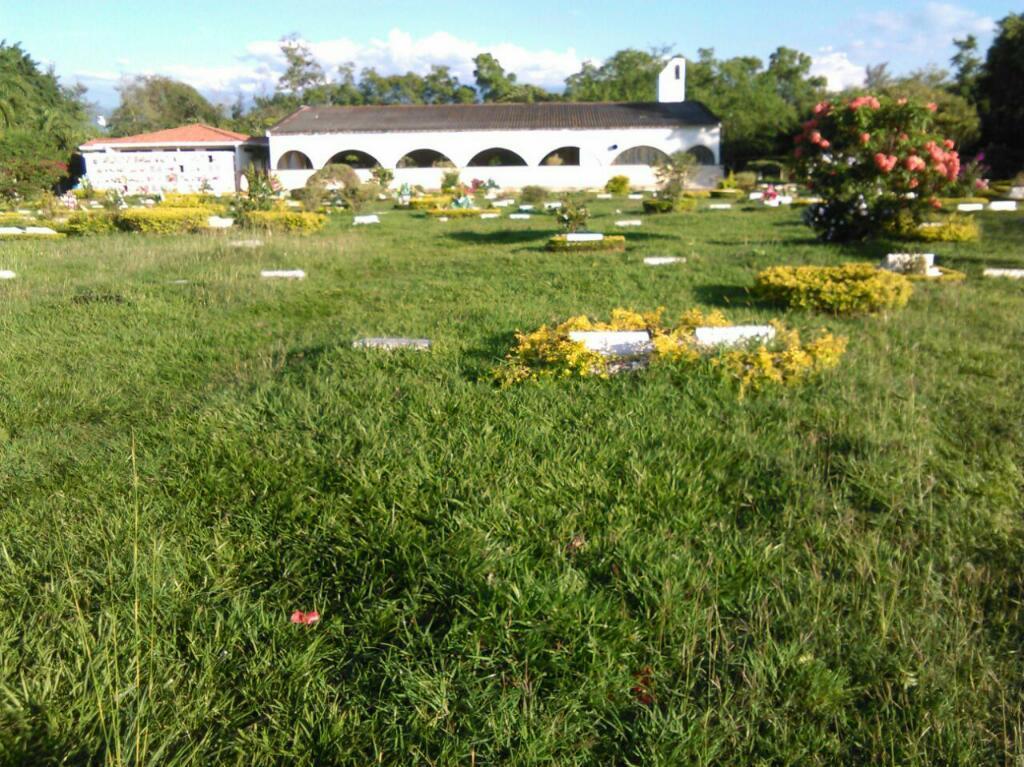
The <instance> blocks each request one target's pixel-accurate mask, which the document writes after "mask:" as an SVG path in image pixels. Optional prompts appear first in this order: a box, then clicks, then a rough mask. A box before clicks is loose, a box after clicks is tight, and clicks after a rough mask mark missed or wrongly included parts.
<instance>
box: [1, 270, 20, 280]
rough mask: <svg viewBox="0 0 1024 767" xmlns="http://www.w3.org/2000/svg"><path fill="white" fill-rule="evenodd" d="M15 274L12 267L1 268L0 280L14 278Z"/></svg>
mask: <svg viewBox="0 0 1024 767" xmlns="http://www.w3.org/2000/svg"><path fill="white" fill-rule="evenodd" d="M15 276H16V275H15V274H14V272H12V271H11V270H10V269H0V280H13V279H14V278H15Z"/></svg>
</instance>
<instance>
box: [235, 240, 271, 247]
mask: <svg viewBox="0 0 1024 767" xmlns="http://www.w3.org/2000/svg"><path fill="white" fill-rule="evenodd" d="M228 245H230V246H231V247H232V248H262V247H263V240H232V241H231V242H229V243H228Z"/></svg>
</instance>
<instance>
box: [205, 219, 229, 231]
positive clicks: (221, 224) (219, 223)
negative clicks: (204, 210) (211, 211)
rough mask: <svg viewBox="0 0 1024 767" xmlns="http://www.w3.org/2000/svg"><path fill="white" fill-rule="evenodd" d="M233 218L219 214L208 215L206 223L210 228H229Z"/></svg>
mask: <svg viewBox="0 0 1024 767" xmlns="http://www.w3.org/2000/svg"><path fill="white" fill-rule="evenodd" d="M234 223H235V219H233V218H223V217H221V216H210V217H209V218H207V219H206V225H207V226H208V227H209V228H210V229H229V228H231V227H232V226H234Z"/></svg>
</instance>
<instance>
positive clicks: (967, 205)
mask: <svg viewBox="0 0 1024 767" xmlns="http://www.w3.org/2000/svg"><path fill="white" fill-rule="evenodd" d="M956 209H957V210H958V211H960V212H961V213H976V212H977V211H979V210H985V206H984V205H982V204H981V203H980V202H962V203H960V204H959V205H957V206H956Z"/></svg>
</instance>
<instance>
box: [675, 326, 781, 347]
mask: <svg viewBox="0 0 1024 767" xmlns="http://www.w3.org/2000/svg"><path fill="white" fill-rule="evenodd" d="M693 338H694V340H695V341H696V342H697V344H698V345H700V346H735V345H736V344H742V343H746V342H748V341H770V340H771V339H773V338H775V328H773V327H772V326H771V325H731V326H728V327H724V328H697V329H695V330H694V331H693Z"/></svg>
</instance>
